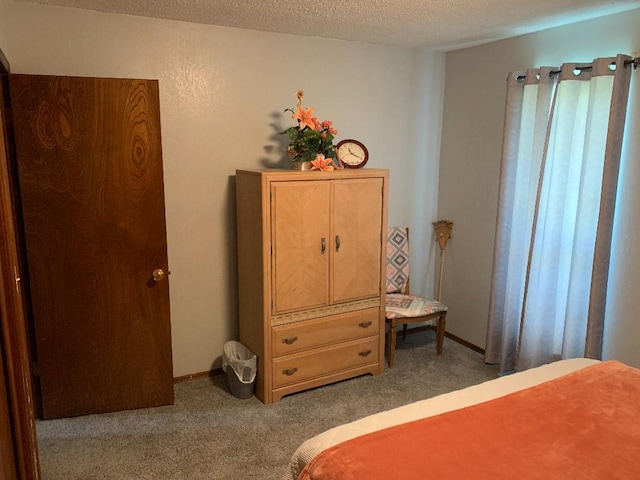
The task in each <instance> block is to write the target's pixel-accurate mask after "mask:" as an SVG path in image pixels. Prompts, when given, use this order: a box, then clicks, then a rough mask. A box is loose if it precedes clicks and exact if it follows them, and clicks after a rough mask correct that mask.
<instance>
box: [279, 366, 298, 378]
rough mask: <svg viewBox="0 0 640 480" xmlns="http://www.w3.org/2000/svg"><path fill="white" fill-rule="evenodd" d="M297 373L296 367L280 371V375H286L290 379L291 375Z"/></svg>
mask: <svg viewBox="0 0 640 480" xmlns="http://www.w3.org/2000/svg"><path fill="white" fill-rule="evenodd" d="M297 371H298V367H293V368H290V369H288V370H282V373H283V374H284V375H286V376H287V377H290V376H291V375H293V374H294V373H296V372H297Z"/></svg>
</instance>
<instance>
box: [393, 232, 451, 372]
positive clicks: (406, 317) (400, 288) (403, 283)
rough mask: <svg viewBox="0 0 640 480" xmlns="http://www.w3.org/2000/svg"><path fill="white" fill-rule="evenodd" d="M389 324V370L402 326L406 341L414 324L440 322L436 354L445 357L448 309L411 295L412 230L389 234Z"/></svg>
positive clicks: (437, 328)
mask: <svg viewBox="0 0 640 480" xmlns="http://www.w3.org/2000/svg"><path fill="white" fill-rule="evenodd" d="M386 283H387V295H386V315H385V316H386V321H387V325H388V326H389V367H393V362H394V360H395V353H396V352H395V350H396V336H397V332H396V330H397V326H398V325H399V324H402V325H403V327H402V338H403V339H404V338H406V336H407V325H408V324H410V323H418V322H426V321H429V320H436V354H437V355H441V354H442V345H443V343H444V330H445V325H446V319H447V307H446V306H445V305H443V304H442V303H440V302H438V301H436V300H429V299H426V298H424V297H420V296H416V295H411V294H410V293H409V292H410V290H409V228H407V227H390V228H389V229H388V231H387V278H386Z"/></svg>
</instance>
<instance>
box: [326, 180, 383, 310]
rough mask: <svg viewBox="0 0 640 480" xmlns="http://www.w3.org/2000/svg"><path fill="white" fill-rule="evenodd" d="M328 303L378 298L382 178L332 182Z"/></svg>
mask: <svg viewBox="0 0 640 480" xmlns="http://www.w3.org/2000/svg"><path fill="white" fill-rule="evenodd" d="M332 188H333V202H334V218H333V236H334V242H335V245H334V248H333V250H332V268H331V285H332V289H331V303H338V302H345V301H349V300H356V299H361V298H367V297H376V296H378V295H380V246H381V241H382V239H381V238H380V231H381V228H380V225H381V222H382V179H380V178H369V179H350V180H338V181H335V182H333V183H332Z"/></svg>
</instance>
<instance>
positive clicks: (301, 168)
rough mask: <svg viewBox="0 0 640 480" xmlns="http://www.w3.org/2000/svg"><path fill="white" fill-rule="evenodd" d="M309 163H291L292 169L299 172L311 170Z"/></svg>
mask: <svg viewBox="0 0 640 480" xmlns="http://www.w3.org/2000/svg"><path fill="white" fill-rule="evenodd" d="M311 167H312V165H311V162H293V169H294V170H299V171H301V172H304V171H307V170H311Z"/></svg>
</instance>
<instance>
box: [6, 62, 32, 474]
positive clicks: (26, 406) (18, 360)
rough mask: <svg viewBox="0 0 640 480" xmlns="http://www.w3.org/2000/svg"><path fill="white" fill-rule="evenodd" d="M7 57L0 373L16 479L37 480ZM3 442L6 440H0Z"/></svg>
mask: <svg viewBox="0 0 640 480" xmlns="http://www.w3.org/2000/svg"><path fill="white" fill-rule="evenodd" d="M8 74H9V62H8V61H7V58H6V57H5V56H4V54H3V53H2V50H0V86H1V91H0V95H1V98H0V120H1V122H0V128H1V129H2V130H1V132H0V133H1V134H2V138H0V144H1V145H2V146H3V147H4V148H0V227H1V228H2V231H3V232H5V234H4V235H0V280H1V282H0V329H1V331H0V333H1V335H0V341H2V342H3V351H4V357H3V358H2V359H0V360H1V361H0V363H1V364H2V365H0V368H3V369H4V373H5V385H4V386H5V390H6V393H7V400H8V406H9V410H10V418H11V422H10V423H11V427H10V430H11V431H10V432H9V434H10V435H9V437H10V438H11V443H12V445H11V447H12V449H13V453H14V458H15V463H16V470H17V471H16V475H15V478H18V479H25V480H31V479H33V480H38V479H39V478H41V477H40V465H39V455H38V441H37V436H36V426H35V410H34V396H33V389H32V385H31V368H30V362H29V349H28V341H27V325H26V319H25V313H24V312H25V308H24V307H25V305H24V303H23V297H22V293H21V291H20V286H21V282H20V276H21V273H20V263H19V251H20V250H19V248H20V247H19V244H18V240H17V232H16V225H15V217H14V215H15V212H14V208H15V207H14V204H13V202H12V192H11V189H12V185H15V183H14V181H12V176H11V168H10V162H11V155H12V152H13V148H12V143H11V142H12V136H11V128H10V122H11V121H10V118H5V115H8V113H9V111H10V109H9V84H8ZM2 447H3V448H4V447H6V445H4V444H3V445H2Z"/></svg>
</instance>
